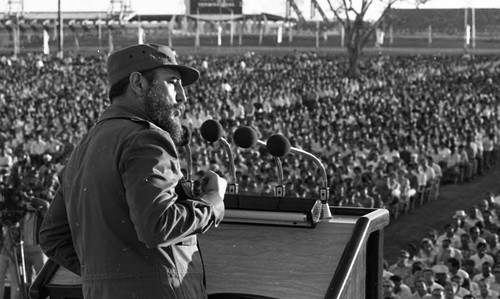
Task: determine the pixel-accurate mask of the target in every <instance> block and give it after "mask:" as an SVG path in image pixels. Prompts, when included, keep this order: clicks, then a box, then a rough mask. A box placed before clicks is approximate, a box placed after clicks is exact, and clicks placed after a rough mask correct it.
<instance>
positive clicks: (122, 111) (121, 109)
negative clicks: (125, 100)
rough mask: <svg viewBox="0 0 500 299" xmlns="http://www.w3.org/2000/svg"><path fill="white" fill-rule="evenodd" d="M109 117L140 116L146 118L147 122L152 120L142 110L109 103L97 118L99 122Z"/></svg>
mask: <svg viewBox="0 0 500 299" xmlns="http://www.w3.org/2000/svg"><path fill="white" fill-rule="evenodd" d="M110 118H140V119H144V120H147V121H148V122H153V121H152V120H151V118H150V117H148V115H147V114H146V113H145V112H144V111H140V110H138V109H134V108H132V107H128V106H119V105H111V106H109V107H108V108H106V110H104V112H103V113H102V115H101V117H100V118H99V122H101V121H103V120H107V119H110Z"/></svg>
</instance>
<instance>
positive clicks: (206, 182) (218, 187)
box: [201, 170, 227, 199]
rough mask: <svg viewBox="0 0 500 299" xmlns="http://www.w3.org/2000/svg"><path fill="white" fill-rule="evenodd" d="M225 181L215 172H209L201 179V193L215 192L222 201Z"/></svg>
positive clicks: (225, 185)
mask: <svg viewBox="0 0 500 299" xmlns="http://www.w3.org/2000/svg"><path fill="white" fill-rule="evenodd" d="M226 187H227V181H226V180H225V179H223V178H221V177H220V176H218V175H217V174H216V173H215V172H213V171H211V170H209V171H207V173H205V175H204V176H203V178H201V191H202V193H211V192H217V193H218V194H219V196H220V197H221V198H222V199H223V198H224V194H225V193H226Z"/></svg>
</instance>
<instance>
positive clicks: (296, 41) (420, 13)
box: [0, 0, 500, 54]
mask: <svg viewBox="0 0 500 299" xmlns="http://www.w3.org/2000/svg"><path fill="white" fill-rule="evenodd" d="M285 3H286V8H285V9H284V10H285V11H286V13H285V15H284V16H279V15H273V14H268V13H261V14H243V10H242V0H231V1H229V0H227V1H216V0H186V10H185V12H184V13H183V14H157V15H152V14H148V15H141V14H138V13H137V12H135V11H133V10H132V9H131V6H130V2H129V1H119V0H110V1H109V5H108V10H107V11H100V12H61V13H58V12H26V11H24V4H23V0H8V5H7V7H6V10H5V12H3V14H2V15H1V16H0V36H1V39H0V51H2V52H3V53H13V54H18V53H20V52H21V51H30V52H33V51H35V52H42V51H43V53H46V54H48V53H50V52H52V53H54V52H60V51H64V52H77V53H81V52H86V51H91V52H95V51H96V50H99V51H100V52H110V51H112V50H113V49H114V48H115V47H121V46H122V45H125V44H131V43H134V42H139V43H141V42H162V43H165V44H168V45H170V46H172V47H189V48H194V49H198V48H200V47H217V46H223V47H245V48H248V47H281V48H287V47H288V48H300V47H310V48H311V47H312V48H314V47H316V48H332V47H338V48H342V47H343V46H344V40H343V39H344V34H345V32H344V30H343V28H342V26H341V24H340V22H338V21H336V20H335V19H333V18H328V17H327V14H326V13H325V10H323V8H322V7H321V5H320V4H319V2H318V1H317V0H312V1H311V8H310V9H311V11H310V14H309V16H316V18H315V19H306V18H305V17H304V15H305V14H304V13H303V9H301V8H300V7H299V6H298V5H297V3H296V1H294V0H287V1H286V2H285ZM329 9H332V8H331V7H329ZM499 11H500V10H498V9H475V10H474V9H391V10H390V12H389V13H388V14H387V17H386V18H385V19H384V20H383V22H382V23H381V26H380V30H377V31H378V33H377V34H374V36H373V42H372V43H371V45H377V46H383V47H386V48H398V47H399V48H402V47H407V48H418V47H424V48H432V47H435V48H440V47H445V48H446V47H454V48H464V47H466V48H467V47H469V48H475V47H478V48H496V47H497V46H498V45H497V44H498V40H500V39H499V38H498V34H497V32H499V29H500V14H499ZM59 24H62V26H59Z"/></svg>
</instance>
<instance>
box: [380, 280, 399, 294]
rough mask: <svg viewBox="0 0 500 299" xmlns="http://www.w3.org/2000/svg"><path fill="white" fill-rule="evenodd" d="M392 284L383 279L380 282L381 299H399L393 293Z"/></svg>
mask: <svg viewBox="0 0 500 299" xmlns="http://www.w3.org/2000/svg"><path fill="white" fill-rule="evenodd" d="M394 287H395V285H394V282H393V281H392V280H390V279H384V281H382V298H383V299H401V297H399V296H398V295H396V294H395V293H394Z"/></svg>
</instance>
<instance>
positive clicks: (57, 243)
mask: <svg viewBox="0 0 500 299" xmlns="http://www.w3.org/2000/svg"><path fill="white" fill-rule="evenodd" d="M39 241H40V247H41V248H42V250H43V252H44V253H45V254H46V255H47V257H49V258H50V259H52V260H53V261H54V262H56V263H57V264H59V265H60V266H63V267H64V268H66V269H68V270H70V271H71V272H73V273H75V274H77V275H80V272H81V269H80V261H79V260H78V256H77V255H76V251H75V247H74V245H73V239H72V238H71V230H70V227H69V223H68V217H67V214H66V204H65V203H64V198H63V195H62V191H61V188H59V189H58V190H57V192H56V194H55V196H54V199H53V200H52V203H51V204H50V207H49V209H48V211H47V213H46V214H45V217H44V219H43V221H42V225H41V227H40V233H39Z"/></svg>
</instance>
